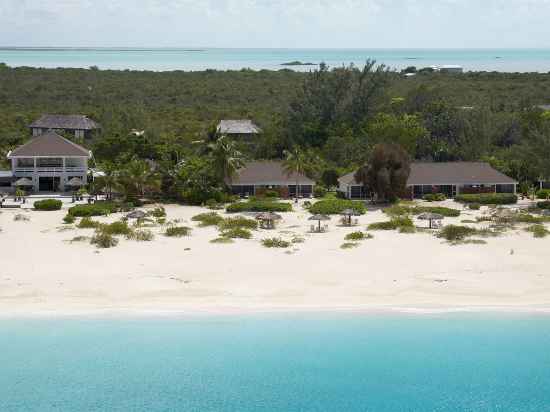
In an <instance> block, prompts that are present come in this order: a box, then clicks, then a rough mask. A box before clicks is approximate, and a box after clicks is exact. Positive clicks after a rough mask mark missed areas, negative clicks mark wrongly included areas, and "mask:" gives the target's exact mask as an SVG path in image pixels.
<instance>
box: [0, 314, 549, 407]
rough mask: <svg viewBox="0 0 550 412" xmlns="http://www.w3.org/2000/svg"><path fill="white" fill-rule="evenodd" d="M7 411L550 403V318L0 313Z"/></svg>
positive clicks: (0, 376) (1, 381) (0, 390)
mask: <svg viewBox="0 0 550 412" xmlns="http://www.w3.org/2000/svg"><path fill="white" fill-rule="evenodd" d="M0 411H3V412H4V411H9V412H12V411H17V412H19V411H44V412H46V411H138V412H141V411H153V412H155V411H201V412H209V411H219V412H226V411H242V412H248V411H288V412H291V411H303V412H309V411H323V412H325V411H350V412H355V411H376V412H384V411H441V412H443V411H445V412H447V411H506V412H510V411H537V412H541V411H550V317H536V316H523V315H522V316H513V315H486V314H485V315H475V314H469V315H437V316H435V315H422V316H407V315H332V316H330V315H261V316H260V315H257V316H240V317H197V318H148V319H89V318H80V319H59V320H47V319H42V320H39V319H35V320H28V319H27V320H24V319H11V320H0Z"/></svg>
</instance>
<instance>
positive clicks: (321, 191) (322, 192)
mask: <svg viewBox="0 0 550 412" xmlns="http://www.w3.org/2000/svg"><path fill="white" fill-rule="evenodd" d="M326 194H327V189H325V188H324V187H323V186H315V187H314V188H313V196H314V197H316V198H318V199H320V198H323V197H325V196H326Z"/></svg>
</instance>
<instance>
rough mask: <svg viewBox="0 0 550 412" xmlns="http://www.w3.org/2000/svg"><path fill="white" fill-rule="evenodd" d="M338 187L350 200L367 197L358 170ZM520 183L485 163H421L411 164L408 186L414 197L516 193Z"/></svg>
mask: <svg viewBox="0 0 550 412" xmlns="http://www.w3.org/2000/svg"><path fill="white" fill-rule="evenodd" d="M338 182H339V188H338V190H339V191H340V192H342V193H343V194H344V195H345V196H346V197H347V198H349V199H365V198H367V197H368V195H369V193H368V189H366V188H364V187H363V185H362V184H360V183H359V182H357V181H355V172H352V173H349V174H347V175H345V176H342V177H341V178H340V179H339V180H338ZM517 185H518V182H517V181H515V180H514V179H512V178H510V177H508V176H506V175H505V174H503V173H500V172H499V171H497V170H495V169H493V168H492V167H491V166H490V165H489V164H488V163H483V162H442V163H432V162H425V163H424V162H418V163H413V164H411V173H410V175H409V178H408V180H407V188H408V191H409V194H410V197H412V198H421V197H422V196H424V195H426V194H430V193H444V194H445V195H446V196H447V197H449V198H453V197H455V196H456V195H458V194H461V193H464V194H466V193H516V190H517Z"/></svg>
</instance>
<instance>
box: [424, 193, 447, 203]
mask: <svg viewBox="0 0 550 412" xmlns="http://www.w3.org/2000/svg"><path fill="white" fill-rule="evenodd" d="M422 199H424V200H426V201H427V202H442V201H444V200H447V196H445V194H444V193H429V194H427V195H424V196H423V197H422Z"/></svg>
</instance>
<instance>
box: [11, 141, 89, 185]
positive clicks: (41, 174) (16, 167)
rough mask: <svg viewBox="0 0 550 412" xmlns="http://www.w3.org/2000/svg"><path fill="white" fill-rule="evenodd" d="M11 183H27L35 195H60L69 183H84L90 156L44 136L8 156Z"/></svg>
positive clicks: (78, 146)
mask: <svg viewBox="0 0 550 412" xmlns="http://www.w3.org/2000/svg"><path fill="white" fill-rule="evenodd" d="M7 157H8V159H9V160H11V164H12V170H11V174H12V179H13V180H14V181H15V180H18V179H21V178H26V179H29V180H30V181H31V182H32V190H33V191H34V192H61V191H65V190H67V189H68V182H69V181H70V180H71V179H73V178H78V179H80V181H82V182H86V181H87V175H88V160H89V159H90V158H91V157H92V153H91V152H90V151H89V150H87V149H85V148H84V147H82V146H80V145H78V144H76V143H73V142H71V141H70V140H67V139H65V138H64V137H61V136H60V135H58V134H57V133H55V132H53V131H49V132H46V133H44V134H41V135H39V136H37V137H34V138H33V139H32V140H30V141H29V142H27V143H26V144H24V145H22V146H19V147H18V148H16V149H15V150H13V151H11V152H9V153H8V156H7Z"/></svg>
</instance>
